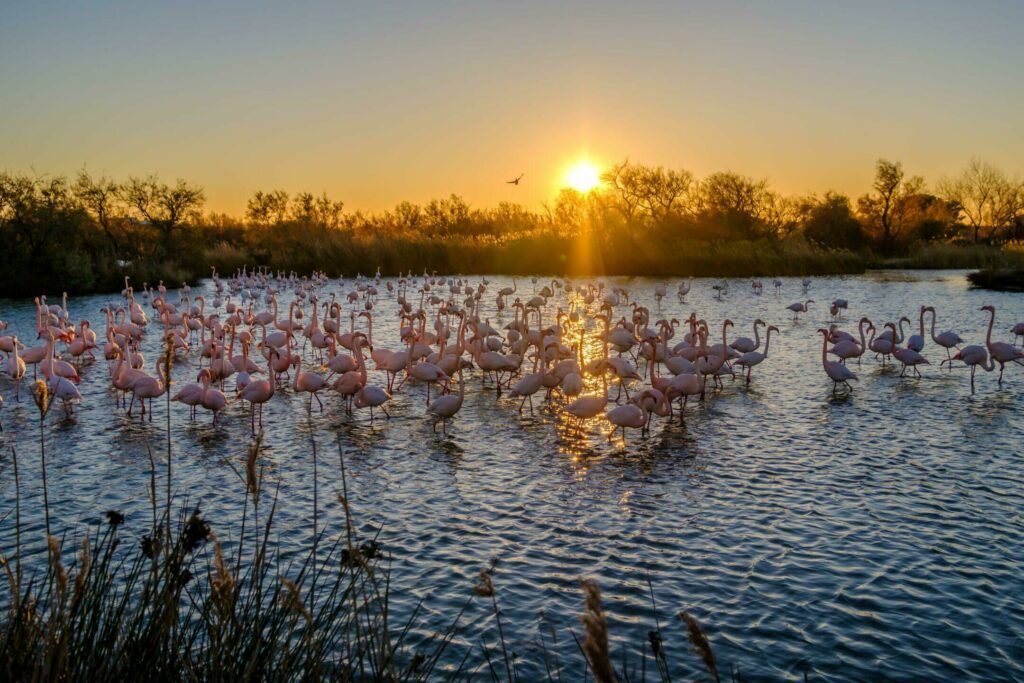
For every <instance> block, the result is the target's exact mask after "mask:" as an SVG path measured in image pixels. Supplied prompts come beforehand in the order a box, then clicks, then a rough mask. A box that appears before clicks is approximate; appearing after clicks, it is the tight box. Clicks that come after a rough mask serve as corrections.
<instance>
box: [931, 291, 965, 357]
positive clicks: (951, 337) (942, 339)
mask: <svg viewBox="0 0 1024 683" xmlns="http://www.w3.org/2000/svg"><path fill="white" fill-rule="evenodd" d="M926 310H928V311H929V312H930V313H931V314H932V330H931V335H932V341H933V342H935V343H936V344H938V345H939V346H941V347H942V348H944V349H946V360H945V361H943V363H949V368H950V370H952V369H953V357H952V356H951V355H950V353H949V350H950V349H952V348H959V347H960V345H961V344H963V343H964V340H963V339H961V338H960V335H958V334H957V333H956V332H952V331H949V330H947V331H945V332H943V333H941V334H939V335H938V336H936V334H935V307H934V306H928V307H927V309H926ZM943 363H940V364H939V365H940V366H941V365H942V364H943Z"/></svg>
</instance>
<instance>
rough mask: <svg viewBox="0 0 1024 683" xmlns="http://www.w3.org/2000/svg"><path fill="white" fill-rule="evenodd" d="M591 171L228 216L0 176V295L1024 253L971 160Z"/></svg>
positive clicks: (193, 197)
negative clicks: (390, 203)
mask: <svg viewBox="0 0 1024 683" xmlns="http://www.w3.org/2000/svg"><path fill="white" fill-rule="evenodd" d="M602 181H603V183H602V185H601V186H600V187H599V188H597V189H595V190H594V191H591V192H589V193H586V194H583V193H579V192H576V191H574V190H569V189H565V190H562V191H561V193H559V195H558V196H557V197H556V198H555V199H554V201H553V202H552V203H551V204H549V205H545V206H544V207H543V209H542V210H541V211H531V210H527V209H525V208H524V207H522V206H519V205H517V204H511V203H501V204H499V205H498V206H496V207H493V208H474V207H471V206H470V205H468V204H467V203H466V202H465V201H464V200H463V199H462V198H461V197H458V196H456V195H452V196H450V197H447V198H444V199H436V200H434V201H431V202H429V203H428V204H426V205H417V204H411V203H409V202H402V203H401V204H399V205H398V206H396V207H395V208H394V209H392V210H390V211H384V212H380V213H374V214H366V213H362V212H358V211H356V212H349V211H346V210H345V206H344V205H343V204H342V202H340V201H336V200H333V199H331V198H330V197H328V196H327V195H326V194H323V195H320V196H314V195H312V194H309V193H299V194H296V195H294V196H290V195H288V194H287V193H285V192H283V191H280V190H272V191H262V190H261V191H257V192H255V193H254V194H253V195H252V197H251V198H250V200H249V202H248V207H247V210H246V213H245V216H244V217H235V216H228V215H224V214H216V213H203V206H204V202H205V196H204V192H203V189H202V188H201V187H198V186H196V185H193V184H191V183H189V182H187V181H185V180H178V181H176V182H175V183H167V182H164V181H161V180H160V179H159V178H157V177H156V176H150V177H144V178H137V177H132V178H128V179H127V180H126V181H123V182H118V181H115V180H113V179H110V178H107V177H94V176H92V175H90V174H89V173H88V172H86V171H82V172H81V173H80V174H79V175H78V176H77V177H76V178H67V177H62V176H47V175H42V176H39V175H24V174H21V175H19V174H10V173H0V240H2V244H3V255H4V256H3V268H0V295H3V296H26V295H33V294H38V293H41V292H55V291H67V292H69V293H72V294H76V293H88V292H96V291H114V290H118V289H120V288H121V286H122V281H123V278H124V277H125V276H130V277H131V278H132V280H133V282H134V283H135V284H136V285H141V284H142V283H143V282H147V283H149V284H151V285H155V284H156V283H158V282H159V281H161V280H162V281H164V283H165V284H167V285H170V286H175V285H179V284H180V283H182V282H191V281H194V280H196V279H198V278H200V277H203V276H205V275H208V274H209V273H210V271H211V269H213V268H216V269H217V270H218V271H220V272H221V273H230V272H233V271H235V270H236V269H238V268H241V267H242V266H257V265H258V266H264V267H268V268H270V269H271V270H274V271H279V270H280V271H296V272H298V273H309V272H311V271H313V270H324V271H326V272H327V273H328V274H330V275H341V274H344V275H355V274H356V273H357V272H362V273H366V274H370V273H373V272H375V271H376V270H377V268H378V267H379V268H380V269H381V271H382V272H383V273H385V274H397V273H400V272H405V271H409V270H412V271H416V272H420V271H422V270H424V269H426V270H428V271H434V270H436V271H438V272H444V273H467V274H468V273H495V274H501V273H504V274H520V275H525V274H552V275H564V274H568V275H603V274H616V275H652V276H664V277H682V276H688V275H693V276H698V277H699V276H720V277H740V276H754V275H757V276H771V275H814V274H829V273H857V272H861V271H863V270H865V269H867V268H872V267H891V266H892V267H908V268H973V267H1002V268H1012V267H1022V266H1024V248H1022V246H1021V244H1022V240H1024V183H1022V182H1021V181H1020V180H1019V179H1017V178H1012V177H1010V176H1008V175H1007V174H1005V173H1003V172H1002V171H1000V170H999V169H997V168H994V167H992V166H990V165H988V164H986V163H985V162H982V161H980V160H974V161H971V162H970V164H969V165H968V166H967V167H966V168H965V169H964V170H963V171H962V173H961V174H960V175H959V176H957V177H954V178H943V179H940V180H939V181H938V182H937V183H936V184H935V186H934V188H933V190H929V189H928V187H927V186H926V184H925V182H924V180H923V179H922V178H920V177H916V176H914V177H911V176H907V175H906V173H905V172H904V170H903V167H902V165H901V164H899V163H895V162H891V161H887V160H879V161H878V163H877V165H876V169H875V180H874V182H873V184H872V186H871V188H870V189H869V190H868V191H867V192H866V193H865V194H864V195H862V196H861V197H859V198H857V199H856V201H853V200H851V198H849V197H847V196H844V195H842V194H838V193H834V192H827V193H825V194H824V195H821V196H806V197H786V196H782V195H780V194H778V193H776V192H774V191H773V190H772V189H771V187H770V186H769V185H768V182H767V181H765V180H758V179H755V178H749V177H746V176H743V175H741V174H738V173H734V172H721V173H713V174H711V175H709V176H707V177H705V178H702V179H698V178H696V177H695V176H694V175H693V174H692V173H690V172H689V171H686V170H681V169H665V168H661V167H658V168H653V167H648V166H643V165H641V164H637V163H632V162H629V161H624V162H622V163H620V164H617V165H615V166H613V167H612V168H611V169H609V170H608V171H607V172H606V173H605V174H604V175H603V176H602Z"/></svg>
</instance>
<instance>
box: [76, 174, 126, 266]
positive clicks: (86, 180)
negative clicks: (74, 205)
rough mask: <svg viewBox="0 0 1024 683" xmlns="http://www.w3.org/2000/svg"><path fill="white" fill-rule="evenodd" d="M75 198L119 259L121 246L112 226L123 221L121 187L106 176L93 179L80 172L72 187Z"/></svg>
mask: <svg viewBox="0 0 1024 683" xmlns="http://www.w3.org/2000/svg"><path fill="white" fill-rule="evenodd" d="M72 191H73V192H74V194H75V197H76V198H77V199H78V201H79V202H81V204H82V206H83V207H84V208H85V210H86V211H88V212H89V214H90V215H92V217H93V218H94V219H95V221H96V223H97V224H99V226H100V227H101V228H102V229H103V234H104V235H106V237H107V240H108V241H109V242H110V246H111V247H112V248H113V250H114V255H115V256H116V257H118V258H120V255H121V244H120V240H119V239H118V237H117V235H116V234H115V232H114V226H115V225H120V223H121V221H122V220H124V203H123V202H122V200H121V186H120V185H118V184H117V183H115V182H114V181H113V180H111V179H110V178H108V177H106V176H100V177H99V178H95V179H94V178H93V177H92V176H91V175H89V172H88V171H86V170H84V169H83V170H82V171H81V172H80V173H79V174H78V178H77V179H76V180H75V184H74V186H73V187H72Z"/></svg>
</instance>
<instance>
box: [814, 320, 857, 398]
mask: <svg viewBox="0 0 1024 683" xmlns="http://www.w3.org/2000/svg"><path fill="white" fill-rule="evenodd" d="M818 332H820V333H821V334H822V340H821V365H822V367H823V368H825V374H826V375H828V378H829V379H830V380H832V394H833V395H835V393H836V389H837V388H838V387H839V385H840V384H845V385H846V388H847V389H849V390H850V391H853V387H851V386H850V380H851V379H852V380H854V381H856V380H857V374H856V373H855V372H854V371H853V370H850V369H849V368H848V367H846V366H845V365H843V364H842V363H840V362H838V361H834V360H829V359H828V330H826V329H824V328H821V329H819V330H818Z"/></svg>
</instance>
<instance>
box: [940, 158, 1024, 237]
mask: <svg viewBox="0 0 1024 683" xmlns="http://www.w3.org/2000/svg"><path fill="white" fill-rule="evenodd" d="M938 189H939V193H940V194H942V195H943V196H944V197H946V199H948V200H949V201H951V202H953V204H954V205H955V207H956V208H957V210H958V211H959V214H960V216H962V217H963V219H964V222H965V223H966V225H967V226H968V227H969V228H970V229H971V231H972V233H973V238H974V241H975V242H978V241H980V239H981V231H982V229H984V228H987V229H988V239H989V240H991V239H994V238H995V236H996V234H997V233H998V231H999V230H1004V229H1005V230H1009V229H1010V228H1011V227H1012V226H1013V225H1014V224H1015V222H1016V219H1017V217H1018V216H1020V215H1021V213H1022V211H1024V188H1022V186H1021V182H1020V181H1019V180H1015V179H1010V178H1008V177H1007V176H1006V174H1005V173H1003V172H1002V171H1001V170H1000V169H998V168H996V167H995V166H992V165H990V164H987V163H985V162H984V161H981V160H980V159H971V161H970V163H969V164H968V165H967V168H965V169H964V170H963V172H962V173H961V174H960V175H959V176H957V177H955V178H943V179H942V180H940V181H939V188H938Z"/></svg>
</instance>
